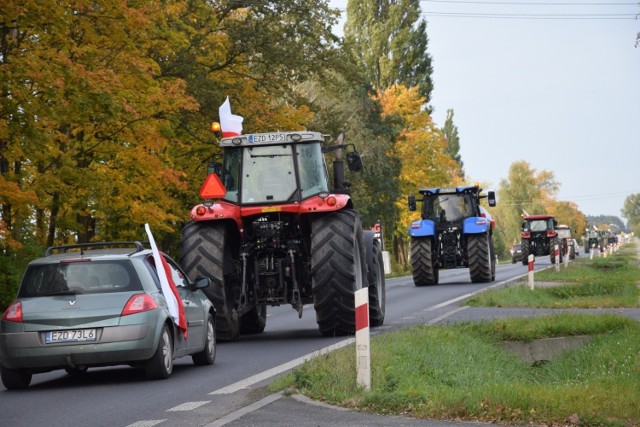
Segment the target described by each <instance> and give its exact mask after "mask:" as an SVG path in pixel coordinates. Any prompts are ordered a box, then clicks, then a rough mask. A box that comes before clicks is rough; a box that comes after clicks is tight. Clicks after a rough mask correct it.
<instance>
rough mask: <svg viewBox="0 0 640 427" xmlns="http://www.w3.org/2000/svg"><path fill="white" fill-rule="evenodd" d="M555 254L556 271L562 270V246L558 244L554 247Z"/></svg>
mask: <svg viewBox="0 0 640 427" xmlns="http://www.w3.org/2000/svg"><path fill="white" fill-rule="evenodd" d="M553 254H554V256H555V259H556V271H560V247H559V246H558V245H555V246H554V247H553Z"/></svg>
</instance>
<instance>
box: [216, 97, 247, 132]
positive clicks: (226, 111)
mask: <svg viewBox="0 0 640 427" xmlns="http://www.w3.org/2000/svg"><path fill="white" fill-rule="evenodd" d="M218 114H220V130H222V137H223V138H228V137H230V136H240V135H242V121H243V120H244V119H243V118H242V117H241V116H238V115H235V114H231V103H229V97H228V96H227V99H226V100H225V101H224V103H223V104H222V105H221V106H220V108H219V109H218Z"/></svg>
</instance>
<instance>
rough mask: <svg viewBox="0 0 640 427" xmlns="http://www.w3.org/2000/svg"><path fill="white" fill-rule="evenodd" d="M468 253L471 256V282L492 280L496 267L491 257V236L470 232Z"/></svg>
mask: <svg viewBox="0 0 640 427" xmlns="http://www.w3.org/2000/svg"><path fill="white" fill-rule="evenodd" d="M467 254H468V256H469V275H470V276H471V282H473V283H480V282H490V281H491V279H492V277H493V273H492V270H493V268H492V266H493V267H495V264H494V261H493V260H492V259H491V243H490V236H489V235H488V234H486V233H483V234H469V235H468V236H467Z"/></svg>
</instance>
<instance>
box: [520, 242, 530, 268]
mask: <svg viewBox="0 0 640 427" xmlns="http://www.w3.org/2000/svg"><path fill="white" fill-rule="evenodd" d="M520 248H521V249H522V265H529V252H530V250H529V241H528V240H523V241H522V242H521V243H520Z"/></svg>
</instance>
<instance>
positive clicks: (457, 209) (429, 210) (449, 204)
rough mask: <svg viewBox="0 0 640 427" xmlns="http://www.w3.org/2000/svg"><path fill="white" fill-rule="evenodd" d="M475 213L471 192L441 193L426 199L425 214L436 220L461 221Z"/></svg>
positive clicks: (426, 216)
mask: <svg viewBox="0 0 640 427" xmlns="http://www.w3.org/2000/svg"><path fill="white" fill-rule="evenodd" d="M475 215H476V213H475V212H474V209H473V201H472V196H471V195H470V194H462V193H460V194H441V195H438V196H436V197H427V199H426V200H425V205H424V216H425V218H429V219H432V220H434V221H436V222H452V221H460V220H462V219H464V218H468V217H470V216H475Z"/></svg>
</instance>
